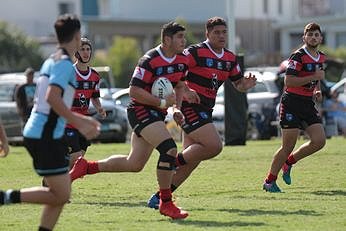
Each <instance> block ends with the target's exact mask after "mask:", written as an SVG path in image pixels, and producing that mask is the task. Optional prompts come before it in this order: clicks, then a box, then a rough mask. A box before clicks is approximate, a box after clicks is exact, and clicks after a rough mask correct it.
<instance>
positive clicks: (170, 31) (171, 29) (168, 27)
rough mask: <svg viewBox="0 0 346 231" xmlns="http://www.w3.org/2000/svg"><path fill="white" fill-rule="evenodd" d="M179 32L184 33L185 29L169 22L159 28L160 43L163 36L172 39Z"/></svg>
mask: <svg viewBox="0 0 346 231" xmlns="http://www.w3.org/2000/svg"><path fill="white" fill-rule="evenodd" d="M179 31H185V27H184V26H182V25H180V24H179V23H177V22H169V23H166V24H164V25H163V26H162V28H161V41H163V38H164V37H165V36H169V37H173V35H175V34H176V33H178V32H179Z"/></svg>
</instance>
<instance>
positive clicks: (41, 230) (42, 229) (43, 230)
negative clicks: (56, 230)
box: [38, 226, 52, 231]
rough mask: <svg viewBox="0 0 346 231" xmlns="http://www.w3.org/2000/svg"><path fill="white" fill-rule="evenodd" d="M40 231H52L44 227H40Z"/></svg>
mask: <svg viewBox="0 0 346 231" xmlns="http://www.w3.org/2000/svg"><path fill="white" fill-rule="evenodd" d="M38 231H52V230H51V229H47V228H44V227H42V226H39V227H38Z"/></svg>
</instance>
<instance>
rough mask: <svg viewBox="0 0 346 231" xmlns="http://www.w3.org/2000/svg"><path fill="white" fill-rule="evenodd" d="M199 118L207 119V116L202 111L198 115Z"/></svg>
mask: <svg viewBox="0 0 346 231" xmlns="http://www.w3.org/2000/svg"><path fill="white" fill-rule="evenodd" d="M199 116H200V117H201V118H202V119H208V114H207V113H205V112H203V111H202V112H200V113H199Z"/></svg>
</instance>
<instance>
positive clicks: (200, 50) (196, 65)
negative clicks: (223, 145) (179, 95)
mask: <svg viewBox="0 0 346 231" xmlns="http://www.w3.org/2000/svg"><path fill="white" fill-rule="evenodd" d="M184 54H185V55H186V57H187V58H188V69H189V72H188V74H187V77H186V83H187V85H188V87H189V88H191V89H193V90H195V91H196V92H197V93H198V95H199V97H200V99H201V104H202V105H203V106H205V107H207V108H213V107H214V105H215V98H216V94H217V90H218V89H219V87H220V86H221V85H222V84H223V82H225V81H226V80H227V79H228V78H229V79H230V80H231V81H237V80H239V79H241V78H242V77H243V76H242V74H241V70H240V66H239V64H238V63H237V60H236V56H235V55H234V54H233V53H232V52H231V51H229V50H227V49H223V51H222V53H220V54H217V53H215V52H214V51H213V50H212V49H211V47H210V45H209V43H208V41H204V42H202V43H199V44H196V45H192V46H190V47H188V48H187V49H185V50H184Z"/></svg>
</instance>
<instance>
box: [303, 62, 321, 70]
mask: <svg viewBox="0 0 346 231" xmlns="http://www.w3.org/2000/svg"><path fill="white" fill-rule="evenodd" d="M322 68H323V65H322V63H303V67H302V71H305V72H315V71H317V70H321V69H322Z"/></svg>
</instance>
